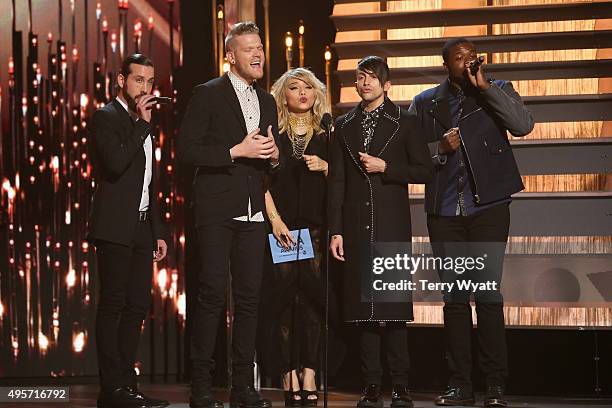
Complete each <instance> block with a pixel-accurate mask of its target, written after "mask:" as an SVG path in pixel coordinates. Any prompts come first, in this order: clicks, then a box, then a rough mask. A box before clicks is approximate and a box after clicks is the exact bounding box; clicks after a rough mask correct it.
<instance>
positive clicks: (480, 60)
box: [470, 55, 485, 75]
mask: <svg viewBox="0 0 612 408" xmlns="http://www.w3.org/2000/svg"><path fill="white" fill-rule="evenodd" d="M484 60H485V58H484V57H483V56H482V55H481V56H480V57H478V58H476V59H475V60H474V61H472V62H470V73H471V74H472V75H476V73H477V72H478V70H479V69H480V66H481V65H482V63H483V62H484Z"/></svg>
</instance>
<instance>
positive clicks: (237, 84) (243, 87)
mask: <svg viewBox="0 0 612 408" xmlns="http://www.w3.org/2000/svg"><path fill="white" fill-rule="evenodd" d="M227 76H228V77H229V80H230V82H231V83H232V86H233V87H234V89H235V90H236V92H241V93H244V92H246V91H247V90H250V91H251V92H252V91H253V90H254V85H255V81H253V84H252V85H249V84H247V83H246V82H244V80H243V79H242V78H240V77H239V76H238V75H236V74H234V73H233V72H232V71H227Z"/></svg>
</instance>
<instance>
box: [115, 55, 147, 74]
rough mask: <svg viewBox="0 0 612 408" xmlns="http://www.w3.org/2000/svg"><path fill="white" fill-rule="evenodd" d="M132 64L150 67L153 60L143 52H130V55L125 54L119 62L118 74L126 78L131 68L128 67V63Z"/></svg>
mask: <svg viewBox="0 0 612 408" xmlns="http://www.w3.org/2000/svg"><path fill="white" fill-rule="evenodd" d="M132 64H136V65H144V66H145V67H152V66H153V61H152V60H151V58H149V57H147V56H146V55H144V54H132V55H129V56H127V57H126V58H125V59H124V60H123V62H122V63H121V72H120V74H122V75H123V76H124V77H125V78H127V77H128V75H130V74H131V73H132V70H131V68H130V65H132Z"/></svg>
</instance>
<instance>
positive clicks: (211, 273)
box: [191, 220, 266, 387]
mask: <svg viewBox="0 0 612 408" xmlns="http://www.w3.org/2000/svg"><path fill="white" fill-rule="evenodd" d="M265 238H266V236H265V226H264V223H263V222H242V221H236V220H227V221H223V222H220V223H216V224H211V225H206V226H203V227H200V228H199V229H198V245H199V250H200V259H201V269H200V271H199V274H198V288H197V298H196V306H195V309H194V317H193V321H192V324H193V326H192V327H193V332H192V333H193V334H192V337H191V376H192V384H193V386H194V387H210V385H211V371H212V370H213V369H214V360H213V353H214V348H215V342H216V340H217V328H218V326H219V319H220V318H221V316H222V314H223V311H224V306H225V301H226V289H227V282H228V278H229V269H230V268H231V275H232V292H233V296H234V323H233V332H232V377H233V378H232V383H233V385H248V384H251V385H252V384H253V358H254V356H255V336H256V331H257V309H258V306H259V291H260V288H261V278H262V268H263V256H264V245H265Z"/></svg>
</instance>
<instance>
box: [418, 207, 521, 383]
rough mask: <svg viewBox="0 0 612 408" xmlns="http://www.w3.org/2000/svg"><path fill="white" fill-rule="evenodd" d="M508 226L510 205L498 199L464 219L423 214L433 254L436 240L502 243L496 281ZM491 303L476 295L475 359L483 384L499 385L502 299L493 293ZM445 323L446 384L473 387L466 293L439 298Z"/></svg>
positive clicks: (503, 372)
mask: <svg viewBox="0 0 612 408" xmlns="http://www.w3.org/2000/svg"><path fill="white" fill-rule="evenodd" d="M509 225H510V210H509V204H507V203H503V204H499V205H496V206H494V207H490V208H487V209H484V210H481V211H478V212H476V213H475V214H472V215H471V216H467V217H461V216H457V217H442V216H433V215H428V217H427V228H428V230H429V237H430V240H431V242H432V247H433V249H434V253H435V255H436V256H445V255H447V254H448V253H446V254H444V253H442V254H441V253H440V251H441V246H440V245H436V244H440V243H450V242H480V243H482V242H488V243H492V242H497V243H503V244H501V245H497V247H501V250H502V252H501V254H500V255H499V257H498V262H499V263H500V264H499V265H493V268H494V269H496V270H498V271H499V272H498V273H499V276H498V277H497V279H498V280H499V282H501V270H502V263H503V249H505V243H506V242H507V240H508V229H509ZM496 295H497V296H496V297H495V298H494V301H491V300H490V298H487V299H481V298H480V297H478V296H475V302H476V314H477V317H478V329H477V334H476V338H477V341H478V363H479V366H480V369H481V370H482V372H483V374H484V375H485V377H486V382H487V385H488V386H495V385H502V386H503V385H504V383H505V379H506V377H507V374H508V363H507V356H506V334H505V330H504V313H503V299H502V297H501V293H497V294H496ZM444 327H445V330H446V339H447V347H448V349H447V361H448V367H449V370H450V374H451V377H450V380H449V385H451V386H454V387H462V388H465V389H466V390H468V391H469V390H471V389H472V379H471V373H472V354H471V341H472V336H471V335H472V309H471V306H470V304H469V296H463V294H461V295H460V296H452V297H448V296H447V294H445V296H444Z"/></svg>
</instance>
